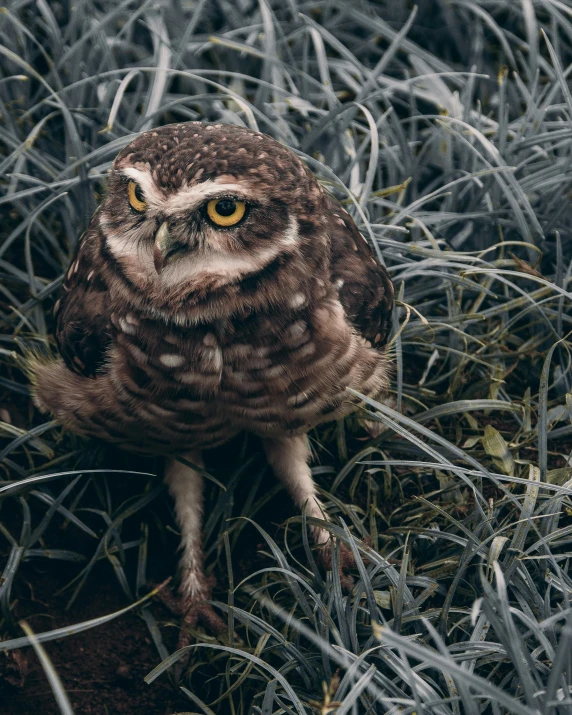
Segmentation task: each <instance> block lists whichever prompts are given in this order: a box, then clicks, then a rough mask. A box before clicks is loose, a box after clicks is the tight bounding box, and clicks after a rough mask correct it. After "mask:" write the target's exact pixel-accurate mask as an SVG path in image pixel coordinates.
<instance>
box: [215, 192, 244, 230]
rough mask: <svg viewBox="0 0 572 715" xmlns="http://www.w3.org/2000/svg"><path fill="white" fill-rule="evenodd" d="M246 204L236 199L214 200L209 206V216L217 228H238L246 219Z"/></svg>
mask: <svg viewBox="0 0 572 715" xmlns="http://www.w3.org/2000/svg"><path fill="white" fill-rule="evenodd" d="M245 213H246V204H245V202H244V201H235V199H213V200H212V201H209V202H208V204H207V214H208V216H209V218H210V220H211V221H212V222H213V223H214V224H215V225H216V226H224V227H228V226H236V224H237V223H238V222H239V221H240V220H241V219H243V218H244V214H245Z"/></svg>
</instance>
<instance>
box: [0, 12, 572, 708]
mask: <svg viewBox="0 0 572 715" xmlns="http://www.w3.org/2000/svg"><path fill="white" fill-rule="evenodd" d="M0 23H1V27H2V36H3V45H2V46H1V47H0V54H1V56H2V67H3V70H4V76H3V78H2V79H1V80H0V102H1V112H2V118H3V123H2V127H1V128H0V142H1V144H2V150H3V151H2V159H1V167H2V179H1V184H0V189H1V196H0V203H1V204H2V211H3V215H4V216H5V220H4V222H3V224H2V227H1V229H0V230H1V233H2V244H1V246H0V278H1V282H0V292H1V296H2V297H1V305H0V321H1V323H2V327H3V334H2V336H0V339H1V341H2V345H1V347H0V360H1V365H2V375H1V376H0V384H1V385H2V388H3V394H4V397H3V402H2V404H1V405H0V408H1V410H2V412H1V413H0V416H1V417H2V420H3V421H2V422H1V423H0V431H1V436H2V437H3V444H4V446H3V449H2V451H1V458H2V464H3V466H4V469H5V471H4V477H3V486H2V490H3V491H1V492H0V497H3V502H2V514H3V516H4V520H5V523H4V524H0V531H1V532H2V535H3V538H4V541H3V544H2V551H3V553H4V560H3V563H4V566H3V578H2V579H1V580H0V609H1V614H2V620H1V621H0V627H1V629H2V631H3V632H4V633H5V634H6V640H5V641H4V642H2V643H0V650H2V649H9V648H15V647H21V646H22V641H21V640H18V639H17V637H18V636H20V635H21V634H20V633H18V632H17V625H16V622H15V619H14V616H13V598H12V597H11V593H12V587H13V585H14V583H15V581H16V580H17V579H18V578H19V573H20V568H21V564H22V563H23V562H24V561H25V560H27V561H32V562H34V561H38V562H42V561H43V560H45V559H46V558H50V559H56V560H62V561H68V562H71V563H77V564H78V567H77V568H78V571H77V576H76V579H75V582H74V583H73V584H72V586H71V587H70V597H72V598H73V597H75V595H77V593H78V592H79V591H80V590H81V588H82V586H83V584H84V583H85V580H86V579H87V578H88V577H89V575H90V573H91V572H92V569H93V567H94V565H95V564H96V563H97V562H99V561H102V560H106V561H107V562H108V563H109V565H110V566H111V569H110V570H109V573H110V575H111V574H114V575H115V577H116V578H117V581H118V584H119V587H120V588H122V589H123V591H124V592H125V594H126V597H127V599H129V601H130V602H135V601H136V599H137V598H138V597H142V596H143V595H144V594H145V592H146V591H147V590H149V589H148V587H147V586H146V568H147V560H148V553H149V549H150V547H152V546H153V544H150V543H149V540H150V538H157V539H158V538H159V537H158V536H155V537H154V536H153V534H155V535H156V534H157V530H156V529H154V528H151V529H149V525H151V526H152V525H153V521H154V516H153V515H154V509H156V508H158V507H157V504H158V503H159V502H160V501H161V500H163V499H164V493H163V490H162V486H161V484H160V482H159V481H158V480H156V479H155V478H153V477H152V476H150V475H149V474H147V475H144V474H139V475H138V476H136V475H132V476H131V477H127V476H126V477H125V479H129V480H130V481H129V487H128V488H127V491H125V489H124V490H123V491H121V490H117V488H116V485H115V474H114V471H113V470H114V469H115V470H118V471H120V472H123V473H125V472H128V471H129V470H131V472H154V469H151V468H149V465H147V467H146V468H143V465H141V468H139V466H140V465H139V463H135V462H133V461H130V460H129V459H127V458H121V457H119V456H118V455H116V454H115V453H113V454H110V453H108V452H105V451H102V450H101V448H100V447H95V446H93V445H88V446H86V445H85V444H84V443H82V442H80V441H79V440H77V439H75V438H74V437H72V436H70V435H62V433H61V430H60V429H59V428H58V427H57V426H56V425H55V424H53V423H51V422H48V423H46V422H45V421H42V417H41V416H39V415H38V414H37V413H36V412H35V411H34V409H33V406H32V405H31V404H30V400H29V394H28V387H27V384H26V380H25V377H24V375H23V367H24V365H23V360H22V356H23V355H24V354H25V351H26V350H36V351H38V350H41V349H46V346H47V349H50V348H49V343H50V338H49V336H50V330H51V327H52V322H51V306H52V303H53V301H54V300H55V297H54V296H55V294H56V292H57V289H58V287H59V284H60V281H61V277H62V272H63V270H64V269H65V267H66V265H67V261H68V258H69V255H70V252H71V251H72V249H73V246H74V244H75V242H76V241H77V238H78V237H79V235H80V234H81V232H82V230H83V229H84V228H85V226H86V225H87V222H88V221H89V218H90V216H91V213H92V212H93V210H94V208H95V206H96V204H97V200H98V197H99V195H100V194H101V192H102V191H104V186H105V172H106V170H107V168H108V167H109V165H110V162H111V161H112V159H113V157H114V156H115V154H116V153H117V151H118V150H119V149H120V148H121V147H123V146H125V145H126V144H127V143H128V142H129V141H130V140H131V138H132V137H133V135H134V134H135V133H137V132H139V131H142V130H144V129H148V128H150V127H152V126H156V125H160V124H164V123H168V122H174V121H186V120H191V119H193V120H195V119H200V120H204V121H211V120H217V121H223V122H230V123H236V124H242V125H246V126H249V127H251V128H253V129H259V130H261V131H264V132H267V133H269V134H271V135H273V136H274V137H275V138H277V139H278V140H279V141H282V142H284V143H286V144H288V145H289V146H291V147H292V148H293V149H294V150H296V151H297V152H299V153H300V155H301V156H303V157H304V159H305V160H306V161H307V162H308V164H309V165H310V166H311V167H312V169H314V170H315V171H316V173H317V174H318V175H319V177H320V178H321V180H322V181H323V182H324V184H325V185H326V186H327V187H328V188H329V189H330V190H331V191H333V192H334V193H336V195H338V196H339V197H340V198H341V199H342V200H343V201H344V202H345V203H346V206H347V208H348V210H349V211H350V212H351V213H352V215H353V216H354V218H355V219H356V221H357V223H358V225H359V226H360V228H361V230H362V231H363V233H364V235H365V236H366V237H367V238H368V240H370V241H371V243H372V245H373V246H374V247H375V249H376V252H377V254H378V256H379V258H380V260H383V261H384V262H385V263H386V265H387V267H388V270H389V271H390V273H391V275H392V278H393V280H394V283H395V286H396V292H397V296H398V301H397V306H396V310H395V316H394V331H393V336H392V345H391V347H392V353H393V356H394V362H395V381H394V393H395V395H394V396H395V407H396V408H395V409H392V408H389V407H388V406H386V405H383V404H378V403H375V402H373V401H371V400H365V401H364V412H363V416H364V417H368V418H369V419H373V420H377V421H379V422H381V423H382V425H383V427H384V429H383V431H382V432H381V434H380V435H379V436H378V437H377V438H376V439H375V440H367V439H366V438H365V433H364V432H363V431H360V427H359V425H358V424H357V423H356V420H350V421H348V423H347V424H346V425H345V427H344V426H342V425H338V426H335V427H331V428H324V429H323V430H321V431H320V432H318V433H317V434H315V435H313V439H314V442H315V447H316V453H317V455H318V458H319V463H318V466H316V468H315V470H314V471H315V474H316V478H317V480H318V482H319V484H320V485H321V487H322V490H323V496H324V501H325V503H326V505H327V508H328V512H329V513H330V514H331V515H332V517H333V519H334V522H333V524H332V525H330V526H329V528H330V529H331V530H332V532H333V533H334V534H335V535H336V536H337V537H338V538H339V539H341V540H342V541H343V542H344V543H346V544H347V545H348V546H350V548H351V549H352V550H353V551H354V553H355V555H356V560H357V562H358V565H359V570H358V573H357V577H356V581H355V586H354V588H353V590H352V592H351V594H349V595H344V594H342V590H341V585H340V582H339V577H338V575H337V573H336V571H335V570H334V571H333V572H332V573H330V574H328V575H327V576H324V574H323V573H321V572H320V571H319V570H318V569H317V568H316V566H315V562H314V560H313V558H312V552H311V550H310V548H309V546H308V540H307V538H306V526H307V525H306V524H305V523H304V522H303V520H301V519H300V518H297V519H291V520H290V522H288V524H287V529H285V530H279V531H278V532H277V534H274V533H270V530H269V525H268V524H267V526H268V528H266V529H262V527H260V526H259V525H257V524H256V522H257V519H259V518H261V517H262V516H263V515H264V513H265V510H266V513H268V509H269V506H268V503H269V500H271V498H272V496H273V495H274V494H275V493H276V492H277V487H275V488H274V490H270V491H264V493H263V494H261V492H260V490H259V489H258V487H259V485H260V481H261V479H262V478H263V476H262V467H261V465H260V462H259V461H257V460H256V458H254V459H253V458H249V456H248V455H249V452H248V451H246V452H245V453H243V454H242V456H241V457H240V458H239V459H237V461H236V463H235V465H234V470H233V471H232V472H231V473H230V475H229V474H225V475H218V476H219V477H221V478H222V477H223V476H224V482H225V483H224V486H221V485H220V483H215V482H213V483H212V484H211V485H210V486H209V489H210V494H209V500H208V504H209V505H210V509H209V511H208V519H207V523H206V538H207V544H208V552H207V553H208V559H209V562H210V563H211V564H215V563H216V564H217V566H216V568H217V572H218V573H219V577H220V579H221V581H222V579H223V578H224V577H223V576H221V575H220V574H221V572H222V571H223V569H222V568H221V564H222V563H225V562H226V564H227V571H228V574H227V586H228V589H227V592H226V593H224V591H223V589H222V587H221V589H219V592H218V595H219V597H220V601H219V604H218V605H219V607H220V608H221V609H222V610H223V611H224V613H225V614H227V615H228V618H229V632H228V635H227V637H226V639H225V638H223V639H221V640H220V641H214V640H213V639H208V638H207V637H205V636H204V634H198V641H197V643H196V645H194V646H192V647H191V660H190V666H189V670H188V673H187V680H186V681H185V684H184V686H183V687H184V692H185V693H186V694H187V695H188V698H189V701H190V704H189V707H193V708H199V709H200V710H201V711H202V712H204V713H211V712H217V713H218V712H223V711H224V712H229V713H259V714H264V715H270V714H272V713H300V714H302V713H309V712H318V713H323V714H325V713H331V712H336V713H338V714H341V713H358V712H360V713H361V712H363V713H372V714H373V713H380V714H381V713H397V712H399V713H413V712H415V713H417V714H418V715H420V714H421V713H435V714H438V715H445V714H447V715H448V714H449V713H450V714H451V715H457V714H460V713H468V714H469V715H476V713H487V714H488V713H491V714H493V715H497V713H522V714H523V715H532V714H533V713H543V714H544V713H547V714H548V713H555V714H556V713H569V712H572V694H571V687H572V674H571V666H570V652H571V633H572V630H571V629H572V622H571V618H572V610H571V608H570V593H571V589H572V583H571V580H570V576H569V574H568V563H569V558H570V553H569V552H570V541H571V536H570V529H571V527H570V516H571V514H572V511H571V509H572V503H571V500H570V495H571V493H572V468H571V464H572V463H571V462H570V450H571V447H570V437H571V435H572V397H571V396H570V394H569V393H570V388H571V373H570V341H569V337H568V336H569V333H570V330H571V327H572V326H571V325H570V324H571V322H572V319H571V312H570V298H571V294H570V291H569V287H570V279H571V275H572V261H571V259H570V256H571V255H572V207H571V196H572V194H571V192H572V128H571V127H572V94H571V92H570V88H569V77H570V74H571V73H572V10H571V8H570V7H569V5H568V4H567V3H566V2H562V1H560V0H543V2H538V3H532V2H529V1H528V0H527V1H526V2H524V1H523V2H522V3H512V4H508V3H506V2H503V0H477V1H476V2H465V0H454V2H448V1H447V2H445V0H427V2H421V3H420V4H419V7H415V8H412V7H411V6H410V4H409V3H406V2H404V1H403V2H388V1H384V0H379V1H378V2H373V0H371V1H369V2H368V1H367V0H362V1H361V2H359V3H342V2H339V1H338V0H324V1H322V2H312V3H302V2H297V1H296V0H290V2H289V3H288V4H286V6H284V5H283V4H282V3H280V2H274V1H270V0H260V2H259V3H255V2H249V0H241V2H240V3H230V2H226V1H225V0H220V2H216V3H214V2H212V3H211V2H202V1H199V2H197V3H193V4H188V5H182V4H179V3H170V2H167V1H166V0H158V1H156V2H154V3H150V2H144V3H136V2H124V3H121V4H119V5H117V4H116V3H112V2H110V1H109V0H101V2H98V3H94V2H91V1H90V0H86V1H85V2H82V3H80V4H79V5H78V6H77V7H75V8H74V9H73V11H72V8H71V6H68V5H67V4H66V3H49V4H48V3H43V2H39V3H37V4H31V3H29V2H25V1H23V2H21V1H20V2H13V3H10V4H9V5H8V6H7V8H6V9H4V11H3V14H2V16H1V17H0ZM135 467H137V468H135ZM223 471H224V470H223ZM215 476H217V475H215ZM56 477H57V478H56ZM245 484H248V488H247V489H245V488H244V485H245ZM241 485H242V486H241ZM7 515H9V519H8V516H7ZM15 515H16V516H15ZM62 522H64V523H65V524H66V525H67V532H68V533H69V535H70V536H69V543H66V544H63V545H62V544H60V543H59V541H58V540H57V538H56V525H57V524H61V523H62ZM134 525H135V526H134ZM139 525H141V529H140V530H139ZM256 529H257V530H258V531H256V532H255V530H256ZM248 530H250V531H248ZM134 532H135V533H136V534H137V536H135V538H134V537H133V533H134ZM72 533H74V534H78V535H79V534H81V535H83V536H85V540H86V542H85V545H84V546H83V547H82V548H79V547H76V545H75V543H74V538H73V536H72ZM253 533H258V534H259V537H258V538H259V539H260V540H261V541H263V542H264V543H265V546H264V548H263V549H262V551H263V553H262V555H261V556H260V562H259V563H258V565H257V564H256V560H254V561H253V564H254V566H253V568H252V569H251V572H248V573H246V574H242V578H241V579H238V582H237V579H236V578H235V575H234V573H233V568H236V566H235V564H236V562H237V559H239V558H240V555H241V553H242V549H243V547H244V543H245V539H246V538H247V536H246V535H247V534H250V535H251V536H250V537H249V538H251V539H252V538H253V537H252V534H253ZM150 534H151V537H150ZM82 543H84V542H82ZM135 554H137V556H135ZM133 564H135V569H132V568H131V566H132V565H133ZM233 564H234V566H233ZM137 607H138V608H139V607H141V608H142V611H141V613H142V616H143V618H144V619H145V620H146V622H147V624H148V626H149V629H150V633H151V635H152V637H153V639H154V642H155V644H156V646H157V651H158V663H159V661H162V663H161V664H160V665H158V667H157V669H156V670H155V671H154V672H153V673H152V674H150V676H149V677H148V681H149V682H151V681H152V680H153V679H154V678H156V677H157V676H158V675H159V674H160V673H161V672H163V671H164V670H165V669H167V668H168V667H169V665H170V664H171V663H172V662H173V661H174V660H175V659H176V658H177V657H178V656H177V654H175V655H169V653H168V650H167V648H166V646H165V644H164V641H163V637H162V633H164V631H165V624H164V623H163V622H157V621H156V619H155V617H154V615H153V609H152V608H150V607H149V606H148V604H147V602H145V604H143V605H142V606H141V604H137ZM95 625H97V624H95V623H90V624H84V623H81V624H78V626H77V628H76V629H75V630H81V629H82V628H83V627H88V626H95ZM10 631H13V632H12V633H10ZM61 636H62V634H61V633H59V632H53V633H51V634H50V633H45V634H40V635H38V636H37V638H38V640H39V641H40V642H42V641H46V640H49V639H50V638H55V637H61ZM14 639H16V640H14ZM141 687H146V686H144V685H143V684H142V685H141Z"/></svg>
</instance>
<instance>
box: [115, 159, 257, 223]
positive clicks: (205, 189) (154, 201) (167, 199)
mask: <svg viewBox="0 0 572 715" xmlns="http://www.w3.org/2000/svg"><path fill="white" fill-rule="evenodd" d="M120 171H121V173H122V174H123V175H124V176H127V177H128V178H130V179H133V181H136V182H137V183H138V184H139V186H140V187H141V189H142V191H143V194H144V195H145V201H146V202H147V205H148V206H149V207H150V208H153V209H155V210H157V211H165V212H166V213H168V214H178V213H187V212H189V211H193V210H194V209H196V208H198V207H199V206H200V205H201V204H203V203H204V202H205V201H207V200H208V199H211V198H216V197H217V196H224V195H228V194H230V195H232V196H234V197H236V198H238V199H247V198H248V191H247V186H245V184H239V183H236V182H227V181H221V180H220V179H207V180H206V181H203V182H201V183H200V184H192V185H189V184H184V185H183V186H182V187H181V188H180V189H179V190H178V191H177V192H176V193H174V194H170V195H165V194H164V193H163V192H162V191H161V189H160V188H159V187H158V186H157V184H156V183H155V181H154V179H153V177H152V175H151V172H150V171H147V170H144V169H136V168H135V167H132V166H129V167H126V168H125V169H121V170H120Z"/></svg>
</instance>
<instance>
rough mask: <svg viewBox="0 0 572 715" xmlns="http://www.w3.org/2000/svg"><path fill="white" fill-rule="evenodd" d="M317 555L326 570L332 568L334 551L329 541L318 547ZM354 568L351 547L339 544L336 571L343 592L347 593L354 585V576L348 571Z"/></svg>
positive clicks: (354, 563)
mask: <svg viewBox="0 0 572 715" xmlns="http://www.w3.org/2000/svg"><path fill="white" fill-rule="evenodd" d="M318 556H319V560H320V563H321V564H322V566H323V567H324V568H325V569H326V570H327V571H332V569H333V568H334V553H333V549H332V544H331V542H328V543H327V544H324V545H323V546H320V547H319V551H318ZM355 568H356V560H355V558H354V555H353V553H352V551H351V549H348V547H347V546H346V545H345V544H342V543H340V544H339V562H338V573H339V575H340V584H341V586H342V591H343V592H344V593H349V592H350V591H351V590H352V588H353V587H354V577H353V576H352V575H351V574H350V573H348V571H350V570H353V569H355Z"/></svg>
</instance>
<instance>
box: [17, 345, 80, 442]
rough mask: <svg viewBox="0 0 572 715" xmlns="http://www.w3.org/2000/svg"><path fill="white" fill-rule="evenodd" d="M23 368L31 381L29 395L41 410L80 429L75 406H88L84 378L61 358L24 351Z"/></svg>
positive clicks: (74, 429)
mask: <svg viewBox="0 0 572 715" xmlns="http://www.w3.org/2000/svg"><path fill="white" fill-rule="evenodd" d="M24 371H25V373H26V375H27V377H28V379H29V380H30V383H31V396H32V401H33V403H34V405H35V406H36V407H37V408H38V409H39V410H40V412H48V413H50V414H52V415H53V417H55V419H56V420H58V422H60V423H61V424H63V425H64V426H65V427H68V428H69V429H71V430H72V431H74V432H80V431H81V430H80V429H78V427H79V425H77V424H75V422H76V410H77V409H78V407H80V406H81V407H83V408H84V409H88V410H89V406H88V405H89V400H85V397H86V395H85V392H86V390H85V387H86V385H85V383H86V378H83V377H81V376H80V375H76V374H75V373H73V372H71V370H69V369H68V368H67V367H66V365H65V363H64V361H63V360H62V359H61V358H54V357H53V356H49V355H45V354H40V353H37V352H30V351H27V354H26V355H25V367H24Z"/></svg>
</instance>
